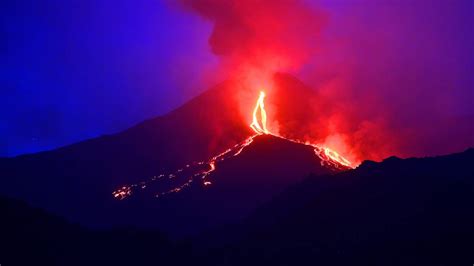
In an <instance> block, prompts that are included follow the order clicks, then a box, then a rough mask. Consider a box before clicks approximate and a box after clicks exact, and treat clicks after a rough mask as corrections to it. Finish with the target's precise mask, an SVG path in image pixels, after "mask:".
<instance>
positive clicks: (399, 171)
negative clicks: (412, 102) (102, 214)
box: [0, 149, 474, 265]
mask: <svg viewBox="0 0 474 266" xmlns="http://www.w3.org/2000/svg"><path fill="white" fill-rule="evenodd" d="M472 165H474V150H473V149H470V150H467V151H465V152H463V153H459V154H453V155H447V156H440V157H435V158H422V159H404V160H402V159H398V158H395V157H392V158H388V159H387V160H385V161H383V162H381V163H374V162H364V163H363V164H362V165H361V166H360V167H358V168H357V169H355V170H351V171H347V172H344V173H340V174H335V175H326V176H310V177H308V178H307V179H305V180H304V181H302V182H300V183H299V184H297V185H294V186H292V187H291V188H290V189H287V190H285V191H284V192H283V193H281V194H280V195H279V196H277V197H275V198H274V199H273V200H272V201H271V202H270V203H268V204H265V205H263V206H262V207H261V208H259V209H258V210H257V211H256V212H254V213H253V214H252V215H250V216H249V217H248V218H247V219H246V220H245V222H242V223H241V224H239V225H236V226H229V227H224V228H220V229H218V230H215V231H210V232H209V233H207V234H204V235H202V236H201V237H199V238H196V239H195V240H193V241H187V244H186V245H184V244H179V245H177V244H173V243H171V242H169V241H167V240H166V239H165V238H163V237H162V236H161V235H160V234H157V233H154V232H151V231H150V232H147V231H130V230H125V231H108V232H100V231H91V230H87V229H84V228H82V227H79V226H76V225H71V224H68V223H66V222H64V221H63V220H62V219H59V218H56V217H53V216H50V215H47V214H45V213H44V212H42V211H38V210H35V209H31V208H29V207H26V206H25V205H24V204H19V203H17V202H12V201H9V200H6V199H3V198H2V199H0V213H2V219H1V220H0V235H1V236H2V241H1V242H0V243H1V245H2V247H1V249H0V261H2V263H5V264H7V262H10V263H9V264H7V265H26V264H28V265H31V264H37V265H46V264H48V265H55V264H56V265H74V264H77V265H112V264H113V265H121V264H120V263H122V265H174V264H178V265H180V264H181V265H189V263H191V261H192V263H193V264H194V265H471V264H472V261H473V260H474V255H473V254H474V253H473V252H472V251H473V250H474V227H473V226H472V225H473V224H474V170H473V169H474V168H473V167H472ZM190 222H192V221H190ZM216 235H219V237H216ZM217 239H221V242H219V241H218V242H215V240H217ZM211 240H214V242H212V243H210V242H211ZM131 261H132V263H131ZM25 262H27V263H25Z"/></svg>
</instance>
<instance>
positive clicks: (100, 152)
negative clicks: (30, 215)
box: [0, 74, 348, 235]
mask: <svg viewBox="0 0 474 266" xmlns="http://www.w3.org/2000/svg"><path fill="white" fill-rule="evenodd" d="M275 80H276V82H278V83H279V84H280V85H281V86H279V91H278V93H279V94H280V95H283V96H284V95H289V94H290V93H291V95H295V96H294V97H293V98H294V99H302V98H308V96H309V95H310V94H311V90H310V89H309V88H307V87H305V86H304V85H302V83H301V82H299V81H298V80H297V79H295V78H293V77H291V76H289V75H284V74H278V75H276V76H275ZM234 88H235V81H227V82H224V83H222V84H220V85H218V86H216V87H214V88H212V89H209V90H208V91H206V92H205V93H203V94H202V95H200V96H198V97H196V98H195V99H193V100H191V101H190V102H188V103H186V104H185V105H183V106H182V107H180V108H178V109H176V110H175V111H173V112H171V113H169V114H167V115H165V116H162V117H158V118H154V119H151V120H147V121H145V122H143V123H140V124H138V125H136V126H134V127H132V128H130V129H128V130H125V131H124V132H121V133H118V134H114V135H108V136H102V137H99V138H95V139H91V140H87V141H84V142H80V143H77V144H73V145H70V146H66V147H62V148H59V149H56V150H52V151H47V152H42V153H37V154H31V155H23V156H19V157H15V158H4V159H1V160H0V175H1V178H0V182H1V184H0V193H2V194H3V195H7V196H10V197H14V198H20V199H24V200H26V201H28V202H29V203H30V204H32V205H33V206H36V207H41V208H44V209H46V210H48V211H50V212H52V213H55V214H58V215H60V216H63V217H66V218H67V219H68V220H70V221H74V222H79V223H81V224H84V225H87V226H92V227H112V226H123V225H132V226H140V227H157V228H159V229H161V230H164V231H165V232H167V233H170V234H176V235H182V234H188V233H196V232H198V231H199V230H202V229H204V228H207V227H210V226H215V225H219V224H222V223H231V222H234V221H236V220H238V219H240V218H242V217H244V216H245V215H247V214H248V213H249V212H251V211H252V210H254V209H255V208H257V207H258V206H259V205H260V204H262V203H264V202H266V201H268V200H270V199H271V197H272V196H274V195H275V194H277V193H279V192H280V191H282V190H283V189H285V188H286V187H288V186H290V185H292V184H295V183H297V182H299V181H300V180H301V179H302V178H303V177H305V176H307V175H308V174H310V173H313V174H316V175H318V174H328V173H335V172H340V171H344V170H346V169H348V167H347V166H346V165H343V164H340V163H338V161H337V160H335V159H337V158H338V157H337V156H334V154H336V155H337V153H334V152H333V151H330V150H327V149H325V148H324V147H320V146H316V145H309V144H307V143H303V142H301V141H297V140H294V139H288V138H284V137H282V136H279V135H274V134H271V133H270V132H268V131H267V130H266V129H265V131H263V132H259V131H258V130H255V127H251V126H250V125H248V124H246V123H245V122H244V121H243V120H242V118H241V116H240V114H239V112H238V111H237V109H238V108H237V106H238V105H239V102H238V101H237V99H236V98H234V97H229V95H232V93H231V92H232V90H233V89H234ZM288 99H290V97H282V100H280V102H279V104H280V107H281V109H282V110H290V111H291V110H299V109H295V108H292V106H291V105H292V104H293V105H294V104H295V103H293V102H291V101H289V100H288ZM256 100H257V99H256ZM261 100H262V102H261V103H260V98H259V99H258V101H257V102H258V104H257V105H256V106H255V109H259V108H262V107H263V106H259V104H263V99H261ZM262 111H264V110H260V115H259V118H258V121H257V123H264V121H263V119H262V116H261V112H262ZM282 121H285V120H284V119H283V120H282ZM259 125H260V126H261V127H262V128H263V127H264V126H263V124H259ZM236 155H238V156H236ZM207 158H210V159H207ZM202 160H204V161H202ZM216 163H217V164H218V167H217V169H215V166H216V165H215V164H216ZM210 171H212V174H209V173H210ZM190 173H191V174H192V176H194V175H197V177H198V178H196V179H189V174H190ZM165 179H166V180H165ZM151 181H153V182H151ZM154 181H156V182H154ZM163 181H164V182H163ZM198 181H200V182H198ZM190 182H192V183H193V185H192V186H189V188H188V185H189V183H190ZM130 188H133V189H136V190H140V191H141V192H140V193H134V194H133V195H134V196H133V197H131V198H130V199H126V200H123V201H118V200H117V198H122V197H121V195H128V192H127V191H128V189H130ZM123 189H125V192H123ZM182 190H183V193H168V192H177V191H182ZM117 191H118V192H119V196H117V194H112V192H117ZM120 192H122V193H120ZM161 194H170V195H169V197H158V199H157V196H159V195H161ZM190 221H193V222H192V223H190Z"/></svg>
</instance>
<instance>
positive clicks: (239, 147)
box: [112, 91, 353, 200]
mask: <svg viewBox="0 0 474 266" xmlns="http://www.w3.org/2000/svg"><path fill="white" fill-rule="evenodd" d="M264 101H265V92H263V91H260V95H259V97H258V100H257V103H256V105H255V108H254V110H253V117H252V118H253V119H252V123H251V124H250V127H251V128H252V129H253V130H254V131H255V133H256V134H255V135H253V136H251V137H249V138H247V139H245V140H244V141H242V142H240V143H238V144H236V145H235V146H233V147H232V148H229V149H227V150H226V151H224V152H222V153H220V154H218V155H216V156H214V157H212V158H211V159H209V160H208V161H202V162H195V163H192V164H188V165H186V166H185V167H183V168H180V169H178V170H176V171H175V172H173V173H169V174H160V175H158V176H154V177H153V178H151V179H149V180H148V181H142V182H140V183H137V184H132V185H129V186H123V187H121V188H120V189H117V190H116V191H114V192H112V195H113V196H114V198H116V199H120V200H122V199H125V198H127V197H129V196H131V195H132V194H133V192H134V191H136V190H139V189H145V188H147V187H148V186H149V185H150V184H152V183H154V182H156V181H158V180H165V179H172V180H174V179H176V178H178V177H183V176H184V177H186V179H185V180H186V181H185V182H184V183H182V184H181V185H179V186H176V187H172V188H171V189H168V190H165V191H163V192H159V193H157V194H155V196H156V197H161V196H165V195H168V194H171V193H177V192H180V191H182V190H183V189H185V188H186V187H189V186H191V184H193V183H195V182H199V183H200V184H201V185H203V186H205V187H206V186H209V185H212V182H211V181H209V180H208V179H207V177H209V175H211V174H212V172H214V171H215V170H216V167H217V164H218V163H219V162H221V161H224V160H226V159H228V158H231V157H234V156H238V155H239V154H240V153H241V152H242V151H243V150H244V149H245V148H246V147H247V146H249V145H250V144H251V143H252V141H253V140H254V138H255V137H257V136H259V135H272V136H275V137H278V138H282V139H285V140H287V141H291V142H294V143H298V144H303V145H307V146H311V147H312V148H313V150H314V153H315V154H316V156H318V157H319V158H320V159H321V164H322V165H328V166H330V167H333V168H336V169H340V170H344V169H350V168H353V167H352V165H351V163H350V162H349V161H348V160H346V159H345V158H344V157H342V156H341V155H339V154H338V153H337V152H335V151H333V150H331V149H329V148H327V147H323V146H321V145H318V144H312V143H308V142H303V141H300V140H294V139H289V138H285V137H283V136H279V135H276V134H273V133H271V132H270V131H269V130H268V129H267V113H266V110H265V104H264ZM259 118H260V119H259Z"/></svg>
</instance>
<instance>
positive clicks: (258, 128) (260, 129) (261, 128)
mask: <svg viewBox="0 0 474 266" xmlns="http://www.w3.org/2000/svg"><path fill="white" fill-rule="evenodd" d="M264 100H265V92H263V91H260V96H259V97H258V100H257V104H256V105H255V108H254V109H253V119H252V124H250V127H251V128H252V129H253V130H254V131H255V133H257V134H268V133H269V132H268V130H267V112H266V111H265V104H264ZM259 111H260V118H261V124H260V122H259V121H258V114H259Z"/></svg>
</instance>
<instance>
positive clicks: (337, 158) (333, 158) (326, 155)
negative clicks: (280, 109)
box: [250, 91, 352, 168]
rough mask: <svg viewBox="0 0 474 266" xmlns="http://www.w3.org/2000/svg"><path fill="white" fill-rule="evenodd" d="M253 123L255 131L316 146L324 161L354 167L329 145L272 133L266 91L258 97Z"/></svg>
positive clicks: (319, 155)
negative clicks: (266, 105) (268, 122)
mask: <svg viewBox="0 0 474 266" xmlns="http://www.w3.org/2000/svg"><path fill="white" fill-rule="evenodd" d="M259 113H260V118H261V121H259V120H258V115H259ZM252 118H253V119H252V124H250V127H251V128H252V129H253V130H254V131H255V133H257V134H259V135H260V134H270V135H273V136H275V137H279V138H283V139H286V140H289V141H292V142H295V143H299V144H304V145H309V146H312V147H313V148H314V152H315V153H316V155H318V157H320V158H321V159H323V161H325V162H327V163H330V164H332V165H333V166H335V167H336V168H341V167H340V166H341V165H342V166H344V167H348V168H352V164H351V162H349V161H348V160H347V159H346V158H344V157H342V156H341V155H340V154H339V153H337V152H336V151H333V150H331V149H329V148H328V147H323V146H321V145H318V144H312V143H309V142H302V141H299V140H294V139H288V138H285V137H283V136H279V135H275V134H273V133H270V132H269V131H268V129H267V112H266V111H265V92H264V91H260V96H259V97H258V100H257V103H256V104H255V108H254V109H253V117H252Z"/></svg>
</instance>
